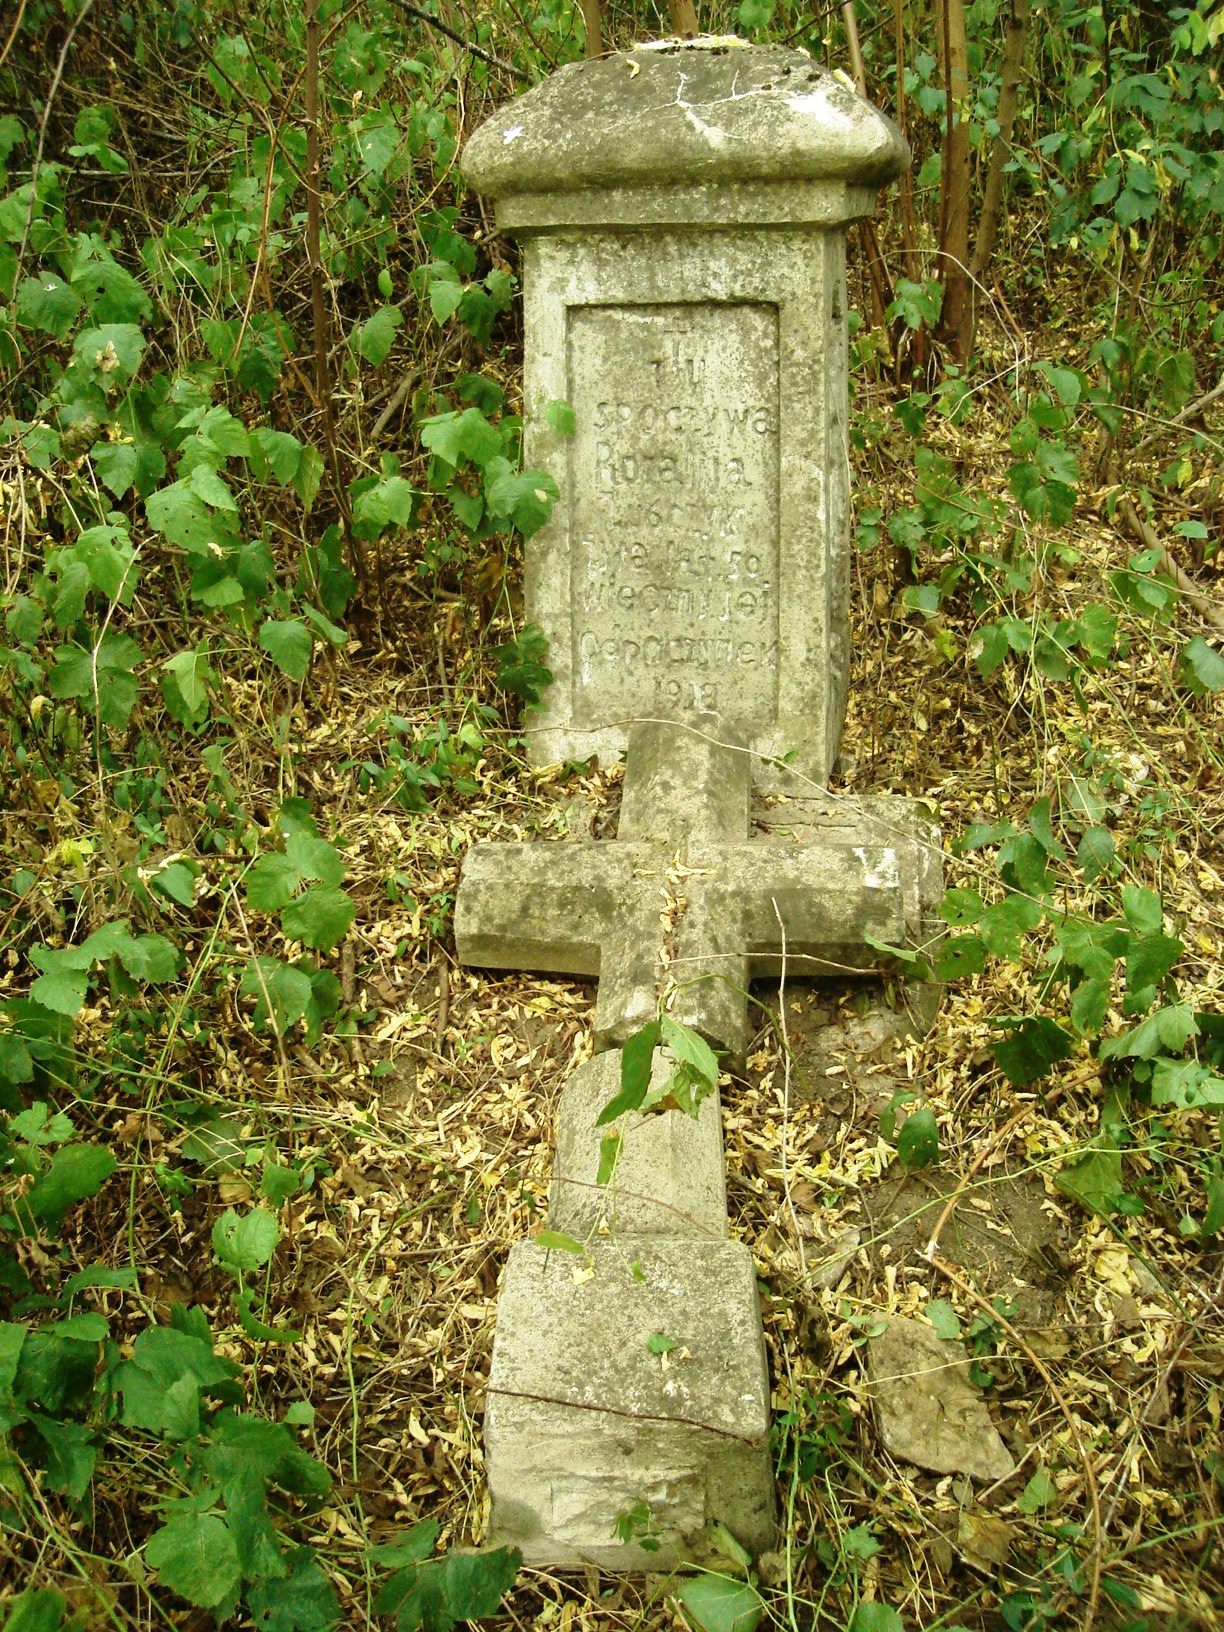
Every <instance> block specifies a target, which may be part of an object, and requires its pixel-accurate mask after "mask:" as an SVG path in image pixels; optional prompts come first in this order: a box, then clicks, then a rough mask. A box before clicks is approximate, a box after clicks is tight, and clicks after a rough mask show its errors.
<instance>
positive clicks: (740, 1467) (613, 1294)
mask: <svg viewBox="0 0 1224 1632" xmlns="http://www.w3.org/2000/svg"><path fill="white" fill-rule="evenodd" d="M591 1255H592V1260H593V1265H594V1269H595V1273H594V1275H593V1276H585V1273H584V1271H583V1270H581V1269H577V1268H576V1265H575V1260H574V1258H573V1257H572V1256H570V1255H568V1254H566V1253H562V1252H556V1251H553V1252H546V1251H545V1250H544V1249H542V1248H540V1247H538V1246H536V1245H535V1244H534V1243H533V1242H528V1241H522V1242H519V1243H518V1244H517V1245H516V1246H515V1247H514V1248H513V1250H512V1251H511V1255H510V1261H509V1263H508V1264H507V1266H506V1273H505V1279H504V1281H503V1284H502V1293H501V1298H500V1300H499V1302H498V1308H497V1343H496V1346H495V1349H494V1353H493V1368H492V1373H491V1375H490V1378H489V1398H488V1405H487V1408H486V1411H485V1459H486V1465H487V1468H488V1474H489V1489H490V1494H491V1496H492V1501H493V1519H492V1525H491V1529H490V1534H489V1542H490V1544H492V1545H495V1546H502V1545H506V1544H507V1543H513V1544H514V1545H515V1546H518V1547H521V1548H522V1550H523V1556H524V1558H525V1559H526V1561H527V1562H528V1563H549V1564H562V1565H564V1564H584V1563H592V1564H602V1565H606V1566H609V1567H614V1568H618V1569H650V1570H657V1569H661V1568H662V1569H667V1568H670V1567H671V1566H672V1565H674V1564H676V1563H679V1562H680V1561H682V1560H683V1559H686V1558H700V1557H702V1556H703V1553H704V1552H705V1550H706V1546H707V1545H708V1542H707V1538H706V1532H707V1531H708V1528H709V1526H710V1525H712V1523H713V1522H714V1521H715V1520H722V1521H723V1522H724V1523H726V1524H727V1525H728V1526H729V1528H730V1529H731V1530H732V1531H733V1533H734V1534H735V1535H736V1536H737V1537H738V1538H739V1539H740V1541H741V1542H742V1543H743V1544H744V1545H745V1546H747V1547H748V1548H750V1549H751V1550H752V1551H753V1552H758V1551H761V1550H763V1549H764V1548H766V1547H767V1546H769V1545H770V1543H771V1540H772V1533H773V1500H774V1492H773V1468H772V1464H771V1460H770V1456H769V1379H768V1374H767V1370H766V1365H765V1347H764V1342H763V1339H762V1334H761V1317H760V1309H759V1305H758V1302H757V1291H756V1278H755V1274H754V1271H753V1267H752V1256H751V1254H750V1253H749V1251H748V1249H747V1247H745V1246H744V1244H743V1243H742V1242H739V1241H702V1240H695V1239H693V1238H692V1237H682V1238H679V1239H664V1238H661V1237H657V1238H651V1239H649V1240H646V1241H643V1242H640V1243H636V1244H635V1245H634V1246H633V1248H632V1250H630V1249H629V1248H628V1246H627V1245H626V1243H624V1242H620V1241H617V1242H610V1241H596V1242H594V1243H592V1246H591ZM634 1260H636V1262H637V1263H638V1265H639V1271H640V1274H641V1277H642V1278H641V1279H640V1280H637V1279H635V1278H634V1275H633V1273H632V1269H631V1262H632V1261H634ZM656 1333H658V1334H661V1335H663V1336H665V1337H668V1338H671V1339H672V1340H674V1343H675V1347H674V1348H673V1349H672V1350H671V1351H670V1352H669V1353H668V1355H667V1356H666V1364H665V1363H664V1357H662V1356H660V1355H656V1354H652V1353H651V1352H650V1349H649V1347H648V1344H649V1340H650V1338H651V1337H652V1336H653V1335H654V1334H656ZM640 1502H645V1503H646V1504H647V1505H648V1506H649V1508H650V1511H651V1513H652V1515H653V1517H654V1522H655V1525H656V1527H657V1532H656V1533H657V1535H658V1538H659V1539H660V1542H661V1546H660V1549H659V1550H658V1551H656V1552H649V1551H645V1550H643V1549H642V1548H641V1547H640V1546H635V1545H632V1544H631V1545H626V1544H625V1543H623V1542H620V1541H618V1540H617V1538H616V1536H615V1534H614V1530H615V1522H616V1520H617V1519H618V1518H619V1517H620V1516H621V1515H622V1514H625V1513H628V1512H629V1511H631V1510H632V1509H633V1508H634V1507H636V1506H637V1505H638V1504H639V1503H640Z"/></svg>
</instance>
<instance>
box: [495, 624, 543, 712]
mask: <svg viewBox="0 0 1224 1632" xmlns="http://www.w3.org/2000/svg"><path fill="white" fill-rule="evenodd" d="M547 655H548V640H547V638H546V637H545V634H544V631H543V630H542V629H541V628H540V627H539V625H538V624H535V623H529V624H526V625H525V626H524V627H523V629H522V631H521V633H520V634H519V635H518V638H517V639H515V640H512V641H508V642H507V644H506V645H504V646H497V647H495V648H494V650H493V657H494V658H495V659H496V662H497V680H496V683H497V685H498V687H499V688H500V689H501V690H502V691H512V692H514V694H515V695H516V696H518V697H521V698H522V699H523V701H524V702H525V703H529V704H533V705H534V704H535V703H538V702H539V700H540V695H541V693H542V692H543V690H544V688H545V686H550V685H551V684H552V678H553V677H552V670H551V669H549V668H548V667H547V666H546V665H545V662H544V659H545V657H546V656H547Z"/></svg>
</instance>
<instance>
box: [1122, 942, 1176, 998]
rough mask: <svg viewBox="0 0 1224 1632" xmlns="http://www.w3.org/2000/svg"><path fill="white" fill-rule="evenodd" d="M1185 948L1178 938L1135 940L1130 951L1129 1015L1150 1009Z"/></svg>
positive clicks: (1127, 953) (1127, 959)
mask: <svg viewBox="0 0 1224 1632" xmlns="http://www.w3.org/2000/svg"><path fill="white" fill-rule="evenodd" d="M1184 950H1185V948H1184V947H1183V946H1182V943H1181V942H1180V941H1179V940H1178V939H1177V937H1176V936H1174V935H1161V934H1156V935H1137V936H1133V937H1132V938H1131V943H1130V946H1129V947H1128V948H1127V952H1126V1000H1125V1002H1124V1004H1123V1009H1124V1011H1125V1012H1126V1013H1127V1014H1138V1013H1141V1012H1142V1011H1143V1010H1144V1009H1146V1008H1149V1007H1150V1006H1151V1005H1152V1004H1153V1003H1154V1002H1155V1001H1156V998H1157V996H1158V995H1159V988H1160V986H1161V985H1162V984H1163V983H1164V980H1165V977H1166V975H1168V973H1169V971H1170V970H1171V969H1172V968H1173V966H1174V964H1175V963H1176V962H1177V960H1178V959H1179V958H1180V957H1181V955H1182V952H1183V951H1184Z"/></svg>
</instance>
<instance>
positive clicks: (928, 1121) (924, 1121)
mask: <svg viewBox="0 0 1224 1632" xmlns="http://www.w3.org/2000/svg"><path fill="white" fill-rule="evenodd" d="M897 1156H898V1159H899V1160H900V1162H901V1165H902V1167H929V1166H930V1164H931V1163H932V1162H935V1161H938V1160H939V1124H938V1123H937V1122H936V1120H935V1113H934V1111H932V1110H931V1109H930V1107H929V1106H926V1105H924V1106H923V1108H922V1109H921V1110H920V1111H911V1112H910V1114H909V1115H908V1116H907V1117H906V1119H905V1122H904V1123H903V1125H902V1128H901V1132H900V1133H899V1134H898V1135H897Z"/></svg>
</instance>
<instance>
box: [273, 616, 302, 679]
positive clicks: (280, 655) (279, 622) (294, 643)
mask: <svg viewBox="0 0 1224 1632" xmlns="http://www.w3.org/2000/svg"><path fill="white" fill-rule="evenodd" d="M259 644H260V646H261V647H262V649H263V650H264V651H265V652H267V654H268V656H269V657H270V658H271V659H272V661H273V662H274V663H275V664H276V666H277V668H278V669H280V671H281V673H282V674H287V675H288V676H289V678H290V679H291V680H298V681H301V680H305V678H306V674H307V671H308V670H309V668H310V654H311V651H312V650H313V647H314V641H313V640H312V639H311V634H310V630H309V629H307V627H306V625H305V624H304V623H302V622H301V621H300V620H299V619H297V618H269V619H268V620H267V622H266V623H263V624H261V625H260V629H259Z"/></svg>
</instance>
